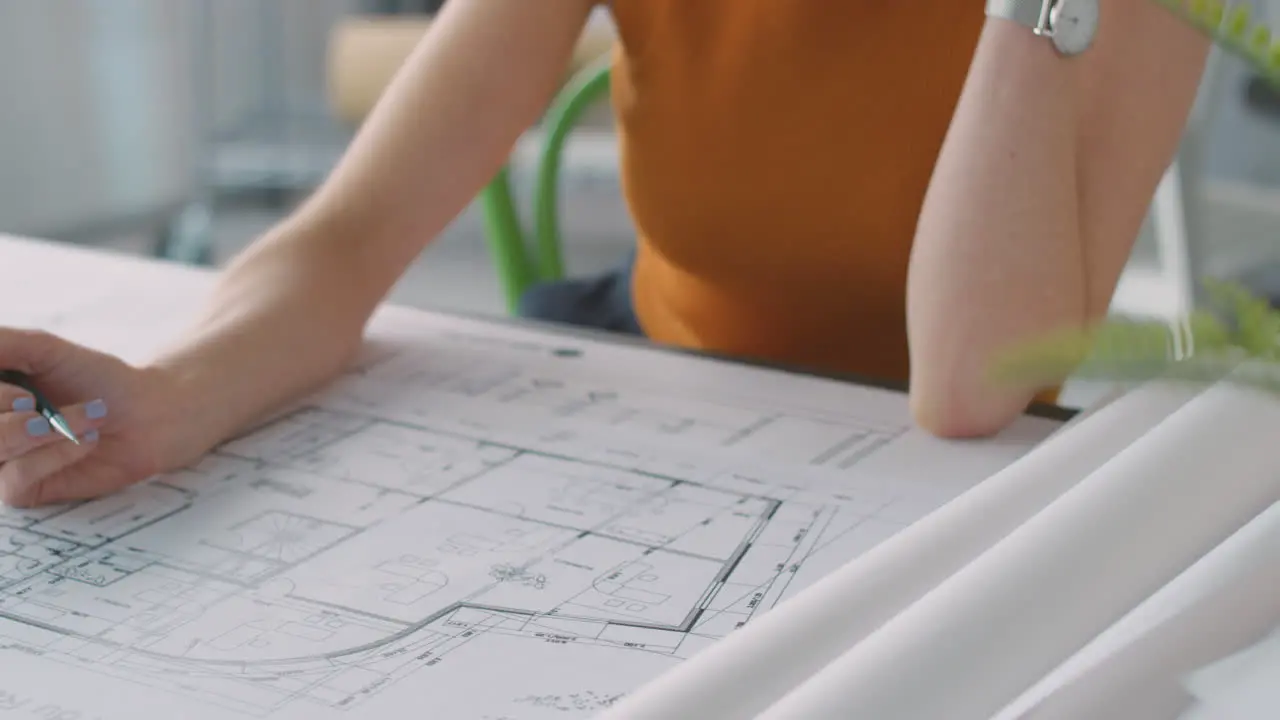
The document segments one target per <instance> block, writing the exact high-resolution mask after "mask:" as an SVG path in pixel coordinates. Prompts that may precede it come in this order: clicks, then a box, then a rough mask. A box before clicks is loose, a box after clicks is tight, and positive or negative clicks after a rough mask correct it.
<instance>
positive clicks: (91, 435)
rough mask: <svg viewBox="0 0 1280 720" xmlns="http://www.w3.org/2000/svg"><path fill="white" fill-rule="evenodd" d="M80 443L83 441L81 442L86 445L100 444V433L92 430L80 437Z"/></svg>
mask: <svg viewBox="0 0 1280 720" xmlns="http://www.w3.org/2000/svg"><path fill="white" fill-rule="evenodd" d="M80 441H81V442H85V443H96V442H98V431H97V430H90V431H88V432H86V433H85V434H83V435H81V436H80Z"/></svg>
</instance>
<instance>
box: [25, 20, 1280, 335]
mask: <svg viewBox="0 0 1280 720" xmlns="http://www.w3.org/2000/svg"><path fill="white" fill-rule="evenodd" d="M440 4H441V0H418V1H416V2H414V1H407V0H406V1H397V0H0V98H2V100H0V233H9V234H15V235H29V236H39V237H44V238H52V239H56V240H59V241H64V242H68V243H79V244H86V245H93V246H101V247H106V248H110V249H112V250H115V251H119V252H128V253H139V254H147V255H161V256H166V257H169V258H172V259H177V260H179V261H182V262H200V263H207V264H211V265H215V266H216V265H219V264H221V263H223V262H225V261H226V259H227V258H229V257H230V256H231V255H232V254H234V253H235V252H236V251H237V250H238V249H239V248H241V247H243V246H244V244H246V243H248V242H250V241H251V240H252V239H253V238H255V237H256V236H257V235H258V234H259V233H260V232H262V231H263V230H264V229H265V228H267V227H268V226H270V225H271V224H272V223H273V222H275V221H276V220H277V219H278V218H279V217H280V216H281V215H282V214H284V213H287V212H288V211H289V209H290V208H291V207H292V206H293V205H294V204H295V203H296V202H297V201H298V200H299V199H300V198H301V197H305V195H306V194H307V193H308V192H309V191H310V190H311V189H312V188H314V187H315V185H316V184H317V183H318V182H319V181H320V180H321V179H322V178H323V177H324V175H325V174H326V173H327V172H328V170H329V169H330V168H331V167H332V165H333V163H334V161H335V159H336V158H337V157H338V156H339V155H340V154H341V153H342V151H343V148H344V147H345V145H346V143H347V142H348V141H349V139H350V137H351V134H352V132H353V131H354V129H355V128H356V127H357V126H358V124H359V122H360V121H361V119H362V118H363V115H364V114H365V113H367V111H368V109H369V107H370V106H371V105H372V103H373V102H374V100H375V99H376V97H377V95H378V92H379V91H380V90H381V88H382V87H383V85H384V84H385V82H386V79H387V78H388V77H389V76H390V74H391V73H392V72H393V71H394V69H395V67H396V66H397V63H398V62H399V60H400V59H402V58H403V56H404V54H405V53H407V52H408V49H409V48H410V47H411V46H412V44H413V42H414V41H415V40H416V39H417V38H418V37H420V36H421V34H422V32H424V31H425V29H426V27H427V26H428V25H429V18H430V15H431V13H433V12H435V11H437V10H438V8H439V6H440ZM1253 5H1254V13H1255V15H1256V16H1257V17H1260V18H1263V19H1265V21H1267V22H1269V23H1270V24H1272V25H1273V26H1275V27H1277V28H1278V29H1280V22H1278V21H1280V0H1273V1H1271V2H1268V1H1267V0H1253ZM610 39H611V27H610V25H609V22H608V18H607V16H606V15H603V14H602V15H600V17H598V18H597V19H596V20H595V21H593V23H592V25H591V27H590V28H589V29H588V33H587V35H585V36H584V39H583V49H582V52H583V53H584V54H586V55H591V54H592V53H594V54H596V55H598V54H599V53H600V52H603V51H605V50H607V48H608V46H609V42H610ZM541 142H542V135H541V132H540V129H539V128H537V127H534V128H531V129H530V131H529V133H528V135H527V137H526V138H525V139H524V140H523V141H522V142H521V144H520V147H519V148H518V149H517V151H516V153H515V155H514V158H513V178H514V181H515V188H516V194H517V198H518V199H519V201H520V203H521V204H522V205H525V206H526V207H527V205H528V204H529V199H528V195H529V186H530V182H529V181H530V176H531V172H532V168H533V165H534V162H533V160H534V159H535V158H536V153H537V151H538V149H539V147H540V146H541ZM616 168H617V155H616V147H615V143H614V138H613V136H612V132H611V128H610V119H609V116H608V112H607V109H606V108H599V109H597V110H595V111H593V112H592V113H591V114H590V115H589V116H588V117H587V118H586V119H585V120H584V121H583V122H582V123H581V124H580V125H579V127H578V128H577V129H575V131H574V132H573V134H572V136H571V139H570V141H569V143H568V146H567V149H566V154H565V160H564V164H563V169H562V177H561V188H562V200H561V205H560V214H561V217H562V219H563V222H562V232H563V235H564V238H565V240H564V245H565V258H566V263H567V266H568V271H569V272H570V273H577V272H588V271H592V270H595V269H597V268H603V267H606V266H609V265H612V264H613V263H615V262H617V261H618V260H619V259H620V257H621V256H622V254H623V253H624V252H626V250H627V249H628V247H629V246H630V245H631V243H632V242H633V237H632V234H631V229H630V226H629V222H628V220H627V216H626V212H625V208H624V206H623V203H622V201H621V198H620V194H619V188H618V184H617V173H616ZM850 172H851V173H854V172H857V168H850ZM1274 267H1280V98H1278V97H1277V96H1276V95H1274V94H1273V93H1272V92H1271V91H1270V90H1269V89H1268V87H1267V86H1266V85H1265V84H1263V83H1261V82H1260V81H1259V80H1258V79H1257V78H1255V77H1253V75H1252V74H1251V73H1250V71H1249V69H1248V68H1247V67H1246V66H1245V64H1244V63H1243V62H1241V61H1239V60H1238V59H1236V58H1234V57H1231V56H1226V55H1220V54H1219V55H1216V56H1215V58H1214V60H1213V62H1211V64H1210V68H1209V70H1208V72H1207V73H1206V77H1205V81H1204V83H1203V87H1202V92H1201V98H1200V101H1199V104H1198V107H1197V110H1196V113H1195V117H1194V118H1193V121H1192V124H1191V126H1190V127H1189V128H1188V132H1187V136H1186V138H1185V142H1184V149H1183V153H1182V154H1181V156H1180V158H1179V161H1178V162H1177V163H1176V164H1175V165H1174V167H1172V168H1171V169H1170V173H1169V175H1168V176H1166V182H1165V183H1163V184H1162V186H1161V191H1160V193H1159V194H1158V196H1157V199H1156V202H1155V203H1153V206H1152V212H1151V216H1150V218H1149V221H1148V223H1147V226H1146V227H1145V228H1144V230H1143V234H1142V237H1141V238H1140V240H1139V243H1138V245H1137V249H1136V250H1135V252H1134V254H1133V257H1132V259H1131V262H1130V267H1129V269H1128V271H1127V272H1126V273H1125V277H1124V280H1123V282H1122V284H1121V288H1120V290H1119V291H1118V292H1117V295H1116V300H1115V308H1116V310H1117V311H1118V312H1126V313H1135V314H1156V315H1167V314H1172V313H1175V312H1177V311H1178V310H1179V309H1180V308H1181V307H1184V306H1185V303H1186V302H1188V298H1189V291H1190V287H1191V285H1192V283H1191V280H1190V279H1191V278H1192V277H1194V276H1199V275H1214V276H1218V277H1242V276H1243V277H1248V278H1249V279H1250V281H1252V282H1254V283H1256V284H1258V285H1259V286H1260V287H1262V288H1263V289H1266V290H1270V289H1271V287H1270V284H1272V283H1273V281H1272V279H1271V278H1270V277H1269V276H1270V275H1271V274H1272V272H1273V271H1272V270H1271V268H1274ZM1277 275H1280V273H1277ZM1274 286H1275V287H1276V288H1280V282H1275V283H1274ZM1277 294H1280V290H1277ZM395 299H396V300H399V301H401V302H406V303H409V304H413V305H418V306H427V307H436V308H446V309H456V310H463V311H467V312H478V313H503V312H505V311H506V309H505V304H504V300H503V297H502V293H501V289H500V285H499V281H498V277H497V274H496V273H495V270H494V264H493V262H492V259H491V258H490V256H489V254H488V251H487V249H486V245H485V243H484V241H483V227H482V224H481V222H480V213H479V212H478V211H477V209H476V208H474V207H473V208H471V209H469V210H468V211H467V212H466V213H464V214H463V215H462V216H461V217H460V218H458V220H457V221H456V222H455V223H454V224H453V225H452V226H451V227H450V228H449V230H448V232H446V234H445V236H444V237H443V238H442V239H441V240H440V241H439V242H438V243H436V244H435V245H434V246H433V247H432V248H431V249H430V250H428V251H427V252H426V253H424V256H423V258H421V259H420V261H419V262H418V263H417V265H416V266H415V268H414V269H413V270H412V271H411V272H410V273H409V274H408V275H407V276H406V277H405V278H404V280H403V281H402V282H401V283H400V286H399V287H398V288H397V290H396V293H395Z"/></svg>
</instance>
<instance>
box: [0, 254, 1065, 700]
mask: <svg viewBox="0 0 1280 720" xmlns="http://www.w3.org/2000/svg"><path fill="white" fill-rule="evenodd" d="M0 268H4V271H5V273H4V277H5V278H6V279H5V281H4V282H0V325H23V326H39V327H44V328H47V329H50V330H53V331H55V332H59V333H62V334H64V335H65V336H67V337H69V338H71V339H73V340H77V341H79V342H83V343H85V344H88V345H92V346H95V347H99V348H102V349H105V350H110V351H113V352H116V353H119V354H121V355H123V356H124V357H126V358H128V359H131V360H135V361H141V360H144V359H145V358H146V357H147V355H148V354H149V353H150V352H152V351H153V350H154V349H155V348H156V346H157V345H158V344H159V343H162V342H165V341H166V340H167V338H168V337H169V336H170V335H171V334H173V333H175V332H177V331H178V330H179V329H180V328H181V327H182V325H183V323H185V322H187V320H188V319H189V318H190V316H191V313H193V312H194V311H195V309H196V307H197V306H198V304H199V303H200V302H201V299H202V297H203V295H204V293H205V292H206V291H207V289H208V288H209V286H210V283H211V280H212V277H211V276H210V275H209V274H207V273H206V272H205V271H200V270H194V269H190V268H187V267H180V266H174V265H166V264H160V263H157V262H154V261H150V260H140V259H134V258H130V257H123V256H112V255H106V254H102V253H101V252H95V251H89V250H84V249H72V248H68V247H62V246H55V245H49V244H44V243H39V242H34V241H25V240H18V239H13V238H0ZM908 418H909V416H908V411H907V407H906V403H905V402H904V398H903V396H902V395H901V393H898V392H895V391H892V390H885V389H876V388H868V387H860V386H857V385H853V384H850V383H840V382H836V381H833V380H828V379H821V378H815V377H809V376H804V375H799V374H790V373H784V372H780V371H771V370H764V369H759V368H751V367H746V366H742V365H737V364H731V363H725V362H719V361H713V360H710V359H705V358H699V357H693V356H689V355H685V354H680V353H675V352H669V351H663V350H658V349H652V348H647V347H641V346H638V345H636V344H633V343H623V342H612V341H609V340H608V339H606V338H601V337H597V336H583V335H580V334H577V333H558V332H550V331H547V330H542V329H535V328H525V327H519V326H514V325H511V324H508V323H504V322H493V323H489V322H484V321H479V320H469V319H464V318H457V317H450V316H445V315H436V314H431V313H420V312H415V311H409V310H404V309H396V308H387V309H385V310H384V311H383V312H382V313H380V315H379V316H378V318H377V320H376V321H375V323H374V324H373V327H372V330H371V332H370V343H369V353H368V354H367V356H366V357H365V359H364V360H363V362H362V364H361V366H360V368H359V369H358V372H354V373H353V374H351V375H349V376H347V377H344V378H342V379H340V380H339V381H337V382H336V383H335V384H334V386H333V387H331V388H329V389H328V390H326V391H325V392H324V393H321V394H320V395H318V396H317V397H316V398H314V399H313V400H312V401H310V402H308V403H306V406H305V407H304V408H301V409H299V410H298V411H297V412H295V413H293V414H290V415H289V416H287V417H286V418H285V419H284V420H282V421H281V422H279V423H278V424H276V425H273V426H271V427H269V428H267V429H265V430H264V431H262V432H260V433H257V434H254V435H251V436H248V437H246V438H241V439H239V440H237V441H235V442H232V443H230V444H228V445H227V446H226V447H224V448H221V449H220V450H219V451H217V452H216V453H215V454H214V455H213V456H211V457H210V458H208V459H207V460H206V461H205V462H203V463H201V464H200V465H198V466H197V467H195V468H191V469H189V470H187V471H184V472H180V473H176V474H174V475H171V476H168V477H165V478H162V479H161V480H162V481H161V482H157V483H148V484H144V485H141V486H138V487H136V488H133V489H132V490H130V491H128V492H125V493H122V494H120V495H117V496H114V497H110V498H105V499H102V500H99V501H97V502H94V503H89V504H86V505H82V506H79V507H76V508H55V509H46V510H39V511H34V512H16V511H10V510H3V511H0V667H3V668H4V671H3V673H0V710H6V709H9V708H18V709H16V710H14V711H13V712H15V713H16V714H15V715H13V717H15V718H25V717H28V715H22V714H21V712H34V711H35V710H37V709H38V708H42V707H43V708H55V709H56V710H57V711H61V712H63V713H64V714H62V715H49V716H50V717H54V716H56V717H77V718H89V717H92V718H95V720H147V719H149V718H171V717H182V718H186V719H190V720H202V719H204V718H215V717H216V718H242V717H243V718H249V717H258V718H263V717H265V718H271V719H273V720H274V719H279V718H286V719H287V718H309V719H320V720H323V719H325V718H339V717H346V718H349V717H365V716H368V717H378V718H398V717H424V716H426V717H440V718H450V719H451V720H452V719H455V718H456V719H459V720H465V719H467V718H477V719H479V718H516V717H518V718H522V719H523V718H556V719H557V720H563V719H564V718H572V717H586V716H589V715H590V714H591V713H593V712H594V711H596V710H598V709H599V708H600V707H602V706H604V705H607V704H608V703H609V701H610V699H611V698H613V697H616V696H617V695H619V694H621V693H626V692H628V691H629V690H631V689H632V688H634V687H637V686H639V685H640V684H642V683H644V682H646V681H647V680H649V679H651V678H652V677H655V676H656V675H658V674H659V673H661V672H662V671H664V670H666V669H667V668H670V667H672V666H673V665H675V664H677V663H679V662H681V661H682V660H683V659H685V658H687V657H689V656H690V655H691V654H692V653H694V652H696V651H697V650H698V649H699V648H702V647H705V646H706V645H708V644H710V643H712V642H714V641H715V640H716V639H717V638H720V637H723V636H724V635H725V634H727V633H728V632H729V631H730V630H732V629H733V628H734V627H736V626H738V625H739V624H740V623H745V622H748V621H749V620H751V619H752V618H753V617H755V616H757V615H758V614H760V613H762V612H765V611H767V610H768V609H769V608H771V607H773V606H774V605H776V604H777V603H778V602H780V601H781V600H782V599H785V598H787V597H789V596H791V595H793V594H794V593H796V592H797V591H799V590H800V589H801V588H804V587H806V586H807V585H810V584H811V583H813V582H814V581H815V580H816V579H818V578H819V577H821V576H823V575H824V574H826V573H827V572H829V571H830V570H831V569H833V568H835V567H837V566H839V565H841V564H843V563H844V562H846V561H847V560H849V559H851V558H853V557H855V556H858V555H859V554H861V553H862V552H864V551H865V550H866V549H868V548H870V547H872V546H874V545H876V544H877V543H879V542H880V541H881V540H882V539H884V538H886V537H888V536H890V535H892V534H893V533H895V532H896V531H897V530H898V529H900V528H902V527H904V526H905V525H907V524H909V523H911V522H913V521H915V520H916V519H918V518H920V517H921V516H923V515H924V514H926V513H928V512H930V511H931V510H933V509H934V508H936V507H938V506H939V505H941V504H943V503H945V502H946V501H948V500H949V499H951V498H953V497H955V496H957V495H958V494H959V493H961V492H963V491H965V490H966V489H967V488H969V487H971V486H973V485H974V484H976V483H977V482H979V481H981V480H982V479H984V478H986V477H988V476H989V475H991V474H992V473H993V472H995V471H996V470H998V469H1000V468H1002V467H1004V466H1005V465H1007V464H1008V463H1009V462H1011V461H1012V460H1013V459H1015V458H1016V457H1018V456H1020V455H1022V454H1023V453H1024V452H1025V451H1026V450H1027V449H1028V448H1029V447H1031V446H1033V445H1035V444H1036V443H1038V442H1039V441H1040V440H1041V439H1042V438H1044V437H1045V436H1046V435H1047V434H1048V433H1050V432H1051V431H1052V430H1054V429H1055V428H1056V427H1058V424H1059V423H1058V421H1054V420H1049V419H1043V418H1033V417H1027V418H1024V419H1023V420H1021V421H1020V422H1018V423H1016V424H1015V425H1014V427H1012V428H1010V430H1009V431H1007V432H1006V433H1004V434H1002V435H1001V436H1000V437H998V438H995V439H993V440H991V441H989V442H981V443H948V442H943V441H940V440H936V439H933V438H931V437H928V436H926V435H925V434H923V433H920V432H919V431H916V430H914V429H912V428H911V426H910V423H909V419H908ZM5 538H7V539H5ZM72 567H74V568H75V571H74V572H71V571H69V570H68V569H69V568H72ZM69 690H70V691H69ZM44 712H46V713H48V712H54V710H45V711H44ZM71 713H82V714H79V715H72V714H71ZM366 713H367V715H366ZM0 715H3V713H0ZM4 717H9V716H8V715H4ZM29 717H33V718H34V717H46V715H34V714H33V715H29Z"/></svg>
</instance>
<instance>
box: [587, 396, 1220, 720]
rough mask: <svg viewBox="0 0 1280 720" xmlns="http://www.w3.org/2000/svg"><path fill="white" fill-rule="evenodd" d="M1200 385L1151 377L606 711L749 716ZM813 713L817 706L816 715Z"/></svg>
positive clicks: (631, 717) (629, 716) (631, 715)
mask: <svg viewBox="0 0 1280 720" xmlns="http://www.w3.org/2000/svg"><path fill="white" fill-rule="evenodd" d="M1198 392H1199V390H1198V389H1195V388H1192V387H1190V386H1185V385H1172V384H1168V385H1166V384H1155V383H1153V384H1150V385H1146V386H1144V387H1141V388H1138V389H1137V390H1135V391H1133V392H1132V393H1130V394H1129V395H1127V396H1125V397H1124V398H1121V399H1117V400H1113V401H1111V402H1109V403H1107V404H1106V405H1105V406H1103V407H1101V408H1099V409H1098V410H1097V411H1096V412H1095V413H1093V415H1092V417H1091V418H1090V419H1089V420H1088V422H1085V423H1082V424H1079V425H1071V426H1070V427H1068V428H1065V429H1063V430H1062V431H1061V432H1060V433H1059V434H1058V435H1056V436H1055V437H1053V438H1051V439H1049V440H1048V441H1046V442H1045V443H1043V444H1041V445H1040V446H1039V447H1037V448H1036V449H1034V450H1032V451H1031V452H1030V453H1028V454H1027V455H1025V456H1023V457H1022V458H1021V459H1020V460H1018V461H1017V462H1015V463H1013V464H1012V465H1010V466H1009V467H1008V468H1006V469H1005V470H1003V471H1002V472H1000V473H999V474H997V475H996V476H994V477H992V478H990V479H989V480H987V481H986V482H984V483H982V484H981V485H980V486H978V487H977V488H975V489H974V490H971V491H969V492H968V493H966V494H965V495H963V496H961V497H960V498H959V499H957V500H955V501H953V502H951V503H949V504H948V505H946V506H945V507H943V508H942V509H940V510H938V511H936V512H934V513H932V514H931V515H930V516H928V517H926V518H924V519H923V520H921V521H920V522H918V523H916V524H915V525H913V526H911V527H910V528H908V529H907V530H905V531H903V532H902V533H899V534H898V535H896V536H894V537H893V538H891V539H889V540H887V541H885V542H884V543H881V544H880V545H879V546H877V547H876V548H875V549H873V550H871V551H870V552H869V553H867V554H866V555H864V556H862V557H860V558H858V559H856V560H854V561H853V562H851V563H849V564H847V565H846V566H845V567H842V568H840V569H839V570H837V571H836V572H833V573H832V574H830V575H828V576H827V577H826V578H824V579H822V580H820V581H819V582H817V583H815V584H814V585H813V586H812V587H810V588H809V589H808V590H806V591H805V592H803V593H800V594H799V595H797V596H796V597H795V598H793V599H791V600H789V601H787V602H786V603H785V604H783V605H782V606H781V607H779V608H778V609H777V611H775V612H771V613H768V614H766V615H764V616H763V617H761V618H759V619H757V620H756V621H754V622H752V623H751V624H750V625H748V626H746V627H745V628H743V629H742V630H739V631H737V632H735V633H734V634H732V635H730V636H729V637H727V638H725V639H724V640H722V641H721V642H720V643H719V644H717V645H715V646H713V647H711V648H708V649H707V650H705V651H703V652H702V653H701V654H699V655H696V656H694V658H693V659H691V660H689V661H688V662H686V663H684V664H683V665H680V666H679V667H677V668H675V669H674V670H672V671H670V672H668V673H667V674H666V675H664V676H662V677H660V678H659V679H657V680H656V681H654V682H652V683H650V684H648V685H646V686H645V687H643V688H641V689H640V690H639V691H638V692H636V693H633V694H632V695H630V696H628V697H627V698H625V699H624V700H623V701H622V702H620V703H619V704H618V705H616V706H614V707H613V708H612V709H611V710H610V711H609V712H607V713H605V714H603V715H602V718H609V719H610V720H612V719H613V718H617V720H624V719H625V720H639V719H642V718H646V719H647V718H652V719H653V720H666V719H667V718H676V717H680V718H684V717H688V718H707V719H708V720H710V719H712V718H715V719H717V720H720V719H728V718H749V717H753V716H754V715H755V714H756V713H759V712H761V711H762V710H764V709H765V708H766V707H768V706H769V705H770V704H771V703H773V702H775V701H777V700H778V699H779V698H781V697H782V696H783V695H784V694H785V693H786V692H788V691H789V690H791V689H792V688H794V687H795V686H796V685H797V684H799V683H800V682H802V681H803V680H804V679H805V678H806V677H808V676H809V675H810V674H812V673H814V672H816V671H817V670H819V669H820V668H822V666H824V665H825V664H827V663H828V662H830V661H831V660H833V659H835V658H836V657H837V656H839V655H840V654H841V653H843V652H844V651H846V650H847V649H849V648H850V647H853V646H854V645H855V644H856V643H857V642H859V641H861V640H862V639H863V638H864V637H866V635H867V634H869V633H870V632H872V631H873V630H875V629H876V628H877V627H879V626H880V625H881V624H882V623H884V622H885V621H886V620H888V619H889V618H891V617H893V615H895V614H896V613H898V612H899V611H901V610H902V609H903V608H905V607H907V606H908V605H909V604H910V603H912V602H914V601H915V600H917V599H919V598H920V597H921V596H923V595H924V594H925V593H926V592H928V591H929V590H930V589H931V588H933V587H934V586H936V585H937V584H938V583H940V582H942V581H943V580H944V579H946V578H947V577H948V576H950V575H951V574H952V573H954V572H955V571H957V570H959V569H960V568H961V567H963V566H964V565H965V564H966V563H968V562H970V561H971V560H973V559H974V558H975V557H977V556H978V555H979V554H980V553H981V552H983V551H984V550H986V549H987V548H989V547H991V546H992V545H994V544H995V543H996V542H997V541H999V540H1000V539H1001V538H1002V537H1004V536H1005V535H1006V534H1007V533H1009V532H1010V531H1012V530H1013V529H1014V528H1016V527H1017V526H1018V525H1019V524H1021V523H1022V522H1024V521H1025V520H1027V519H1028V518H1030V517H1031V516H1032V515H1034V514H1035V513H1036V512H1038V511H1039V510H1041V509H1042V508H1044V507H1045V506H1046V505H1048V504H1049V503H1050V502H1051V501H1052V500H1053V499H1054V498H1056V497H1058V496H1059V495H1061V494H1062V493H1063V492H1064V491H1066V490H1067V489H1068V488H1070V487H1071V486H1072V485H1074V484H1075V483H1076V482H1077V481H1079V480H1081V479H1082V478H1084V477H1085V476H1086V475H1088V474H1089V473H1090V472H1092V471H1093V470H1095V469H1097V468H1098V467H1100V466H1102V464H1103V463H1105V462H1106V461H1107V460H1108V459H1110V458H1111V457H1113V456H1114V455H1116V454H1117V453H1118V452H1120V451H1121V450H1123V449H1124V448H1125V447H1127V446H1128V445H1129V444H1130V443H1132V442H1134V441H1135V440H1136V439H1138V438H1139V437H1140V436H1142V435H1143V434H1144V433H1145V432H1147V431H1148V430H1150V428H1152V427H1153V426H1155V425H1157V424H1158V423H1159V422H1160V421H1161V420H1162V419H1164V418H1166V417H1168V416H1169V415H1170V414H1172V413H1173V412H1174V411H1176V410H1177V409H1178V408H1179V407H1181V406H1182V405H1184V404H1185V403H1186V402H1187V401H1188V400H1189V399H1190V398H1192V397H1194V396H1195V395H1196V394H1197V393H1198ZM805 717H811V716H805Z"/></svg>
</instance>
